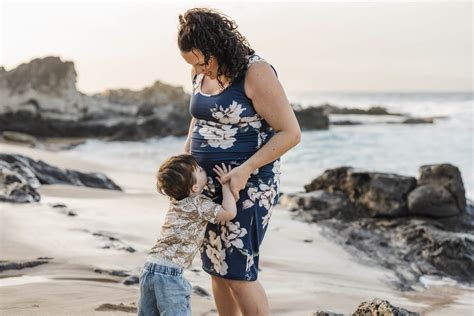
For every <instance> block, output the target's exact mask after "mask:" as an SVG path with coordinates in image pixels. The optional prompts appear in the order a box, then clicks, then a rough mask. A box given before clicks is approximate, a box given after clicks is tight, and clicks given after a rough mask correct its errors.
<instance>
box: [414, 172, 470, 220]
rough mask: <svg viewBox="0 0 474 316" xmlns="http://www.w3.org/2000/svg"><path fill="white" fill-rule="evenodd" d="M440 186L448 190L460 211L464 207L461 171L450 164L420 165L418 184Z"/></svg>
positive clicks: (464, 197) (464, 194)
mask: <svg viewBox="0 0 474 316" xmlns="http://www.w3.org/2000/svg"><path fill="white" fill-rule="evenodd" d="M425 184H429V185H433V186H442V187H444V188H445V189H446V190H448V191H449V192H450V193H451V194H452V195H453V197H454V199H455V200H456V203H457V205H458V207H459V210H460V211H461V212H464V211H465V209H466V191H465V189H464V183H463V181H462V177H461V172H460V171H459V169H458V168H457V167H456V166H453V165H451V164H439V165H426V166H421V167H420V178H419V180H418V185H420V186H421V185H425Z"/></svg>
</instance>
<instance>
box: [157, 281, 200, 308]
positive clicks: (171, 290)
mask: <svg viewBox="0 0 474 316" xmlns="http://www.w3.org/2000/svg"><path fill="white" fill-rule="evenodd" d="M155 278H157V280H156V282H155V283H154V288H155V297H156V301H157V305H158V308H159V310H160V313H161V315H163V316H191V294H192V286H191V284H190V283H189V282H188V281H187V280H186V279H185V278H184V277H183V276H182V275H179V276H176V275H169V274H168V275H167V274H159V273H156V274H155Z"/></svg>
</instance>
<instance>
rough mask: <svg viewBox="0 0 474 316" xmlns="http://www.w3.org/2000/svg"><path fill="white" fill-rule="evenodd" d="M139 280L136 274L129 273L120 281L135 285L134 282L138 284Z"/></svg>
mask: <svg viewBox="0 0 474 316" xmlns="http://www.w3.org/2000/svg"><path fill="white" fill-rule="evenodd" d="M138 282H139V277H138V276H137V275H131V276H129V277H127V278H125V279H124V280H123V281H122V284H125V285H135V284H138Z"/></svg>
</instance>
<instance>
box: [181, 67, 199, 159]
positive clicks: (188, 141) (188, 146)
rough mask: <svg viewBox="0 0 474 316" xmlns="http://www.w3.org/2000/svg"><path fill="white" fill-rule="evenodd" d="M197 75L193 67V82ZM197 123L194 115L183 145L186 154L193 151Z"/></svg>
mask: <svg viewBox="0 0 474 316" xmlns="http://www.w3.org/2000/svg"><path fill="white" fill-rule="evenodd" d="M195 75H196V73H195V72H194V68H191V82H193V80H194V76H195ZM193 89H194V84H193ZM193 93H194V91H193ZM195 124H196V119H195V118H194V117H193V118H192V119H191V122H190V123H189V131H188V137H187V138H186V141H185V142H184V146H183V150H184V153H186V154H190V153H191V140H192V136H193V129H194V125H195Z"/></svg>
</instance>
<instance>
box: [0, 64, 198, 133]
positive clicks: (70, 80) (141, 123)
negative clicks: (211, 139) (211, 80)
mask: <svg viewBox="0 0 474 316" xmlns="http://www.w3.org/2000/svg"><path fill="white" fill-rule="evenodd" d="M76 77H77V74H76V71H75V69H74V64H73V63H72V62H70V61H66V62H64V61H62V60H61V59H60V58H59V57H46V58H38V59H34V60H32V61H30V62H29V63H25V64H22V65H20V66H18V67H17V68H15V69H12V70H10V71H3V72H0V132H2V131H7V130H8V131H15V132H22V133H28V134H31V135H34V136H39V137H108V138H111V139H130V140H135V139H143V138H148V137H152V136H167V135H186V133H187V128H188V126H189V121H190V119H191V116H190V114H189V110H188V106H189V100H190V96H189V95H188V94H186V93H185V92H184V90H183V89H182V88H180V87H173V86H169V85H166V84H164V83H161V82H159V81H157V82H155V83H154V84H153V85H152V86H150V87H146V88H144V89H143V90H141V91H132V90H127V89H119V90H108V91H106V92H104V93H102V94H97V95H94V96H88V95H85V94H83V93H81V92H79V91H78V90H77V88H76Z"/></svg>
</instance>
